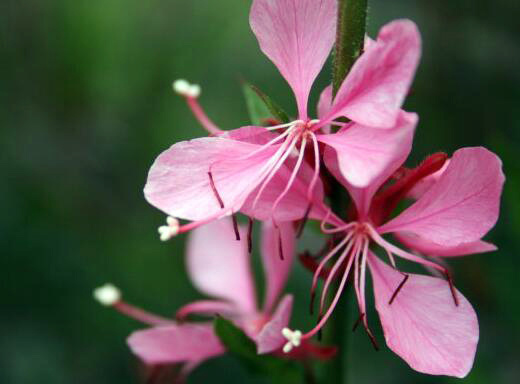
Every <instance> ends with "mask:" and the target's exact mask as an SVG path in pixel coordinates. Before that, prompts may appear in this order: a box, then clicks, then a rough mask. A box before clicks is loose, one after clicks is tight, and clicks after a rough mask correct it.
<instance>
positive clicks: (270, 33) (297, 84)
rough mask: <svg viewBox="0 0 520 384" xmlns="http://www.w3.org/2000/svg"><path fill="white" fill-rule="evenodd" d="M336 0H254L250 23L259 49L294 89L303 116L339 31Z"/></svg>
mask: <svg viewBox="0 0 520 384" xmlns="http://www.w3.org/2000/svg"><path fill="white" fill-rule="evenodd" d="M336 9H337V5H336V0H321V1H316V0H254V1H253V5H252V7H251V14H250V18H249V21H250V24H251V29H252V30H253V32H254V34H255V35H256V37H257V39H258V42H259V44H260V49H261V50H262V51H263V52H264V53H265V55H266V56H267V57H269V58H270V59H271V61H272V62H273V63H274V64H275V65H276V66H277V67H278V70H279V71H280V73H281V74H282V76H283V77H284V78H285V79H286V80H287V82H288V83H289V85H290V86H291V88H292V89H293V91H294V94H295V96H296V101H297V104H298V110H299V112H300V118H303V119H305V118H307V99H308V97H309V92H310V89H311V87H312V83H313V82H314V79H315V78H316V76H317V75H318V73H319V72H320V70H321V68H322V67H323V64H324V63H325V61H326V60H327V57H328V56H329V53H330V50H331V48H332V45H333V43H334V38H335V34H336Z"/></svg>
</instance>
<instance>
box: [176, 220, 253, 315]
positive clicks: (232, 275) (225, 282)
mask: <svg viewBox="0 0 520 384" xmlns="http://www.w3.org/2000/svg"><path fill="white" fill-rule="evenodd" d="M240 232H241V240H240V241H237V240H236V238H235V234H234V231H233V224H232V222H231V220H230V219H229V218H225V219H221V220H218V221H213V222H211V223H209V224H206V225H203V226H201V227H199V228H196V229H194V230H193V231H192V232H191V233H190V236H189V238H188V243H187V249H186V264H187V265H186V266H187V269H188V275H189V277H190V279H191V280H192V282H193V284H194V285H195V287H196V288H197V289H198V290H199V291H201V292H203V293H205V294H207V295H209V296H213V297H217V298H220V299H226V300H229V301H231V302H233V303H235V304H236V306H237V307H238V308H239V309H240V311H242V312H243V313H250V312H254V311H255V310H256V300H255V289H254V283H253V279H252V275H251V268H250V263H249V254H248V251H247V239H246V237H247V236H246V233H245V230H244V229H243V228H241V231H240Z"/></svg>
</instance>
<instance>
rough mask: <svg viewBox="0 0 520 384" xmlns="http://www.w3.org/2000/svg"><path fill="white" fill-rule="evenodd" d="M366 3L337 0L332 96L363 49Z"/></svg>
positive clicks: (354, 0) (366, 0)
mask: <svg viewBox="0 0 520 384" xmlns="http://www.w3.org/2000/svg"><path fill="white" fill-rule="evenodd" d="M367 3H368V0H338V21H337V29H336V46H335V51H334V66H333V69H332V89H333V95H334V96H336V93H337V92H338V90H339V87H340V86H341V83H343V80H344V79H345V77H346V76H347V73H348V72H349V71H350V68H352V65H354V62H355V61H356V60H357V58H358V57H359V55H361V53H362V51H363V45H364V41H365V27H366V18H367Z"/></svg>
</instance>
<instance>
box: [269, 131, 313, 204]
mask: <svg viewBox="0 0 520 384" xmlns="http://www.w3.org/2000/svg"><path fill="white" fill-rule="evenodd" d="M306 145H307V139H306V138H305V137H304V138H303V139H302V142H301V146H300V154H299V155H298V160H297V161H296V165H295V166H294V168H293V170H292V172H291V176H290V177H289V181H288V182H287V185H286V186H285V188H284V190H283V191H282V193H280V195H279V196H278V197H277V198H276V200H275V201H274V204H273V205H272V207H271V214H273V213H274V211H275V210H276V207H278V204H279V203H280V201H281V200H282V199H283V198H284V197H285V195H287V193H288V192H289V189H291V187H292V185H293V183H294V180H295V179H296V175H297V174H298V171H299V170H300V167H301V165H302V162H303V157H304V156H305V146H306Z"/></svg>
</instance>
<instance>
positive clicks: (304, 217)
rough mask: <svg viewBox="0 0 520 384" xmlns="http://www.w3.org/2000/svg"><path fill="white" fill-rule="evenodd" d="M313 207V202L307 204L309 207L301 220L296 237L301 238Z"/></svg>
mask: <svg viewBox="0 0 520 384" xmlns="http://www.w3.org/2000/svg"><path fill="white" fill-rule="evenodd" d="M311 209H312V202H311V203H309V205H307V209H306V210H305V214H304V215H303V219H302V220H301V221H300V225H299V226H298V231H297V232H296V238H298V239H299V238H300V237H301V235H302V233H303V229H304V228H305V224H307V221H308V220H309V213H310V212H311Z"/></svg>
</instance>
